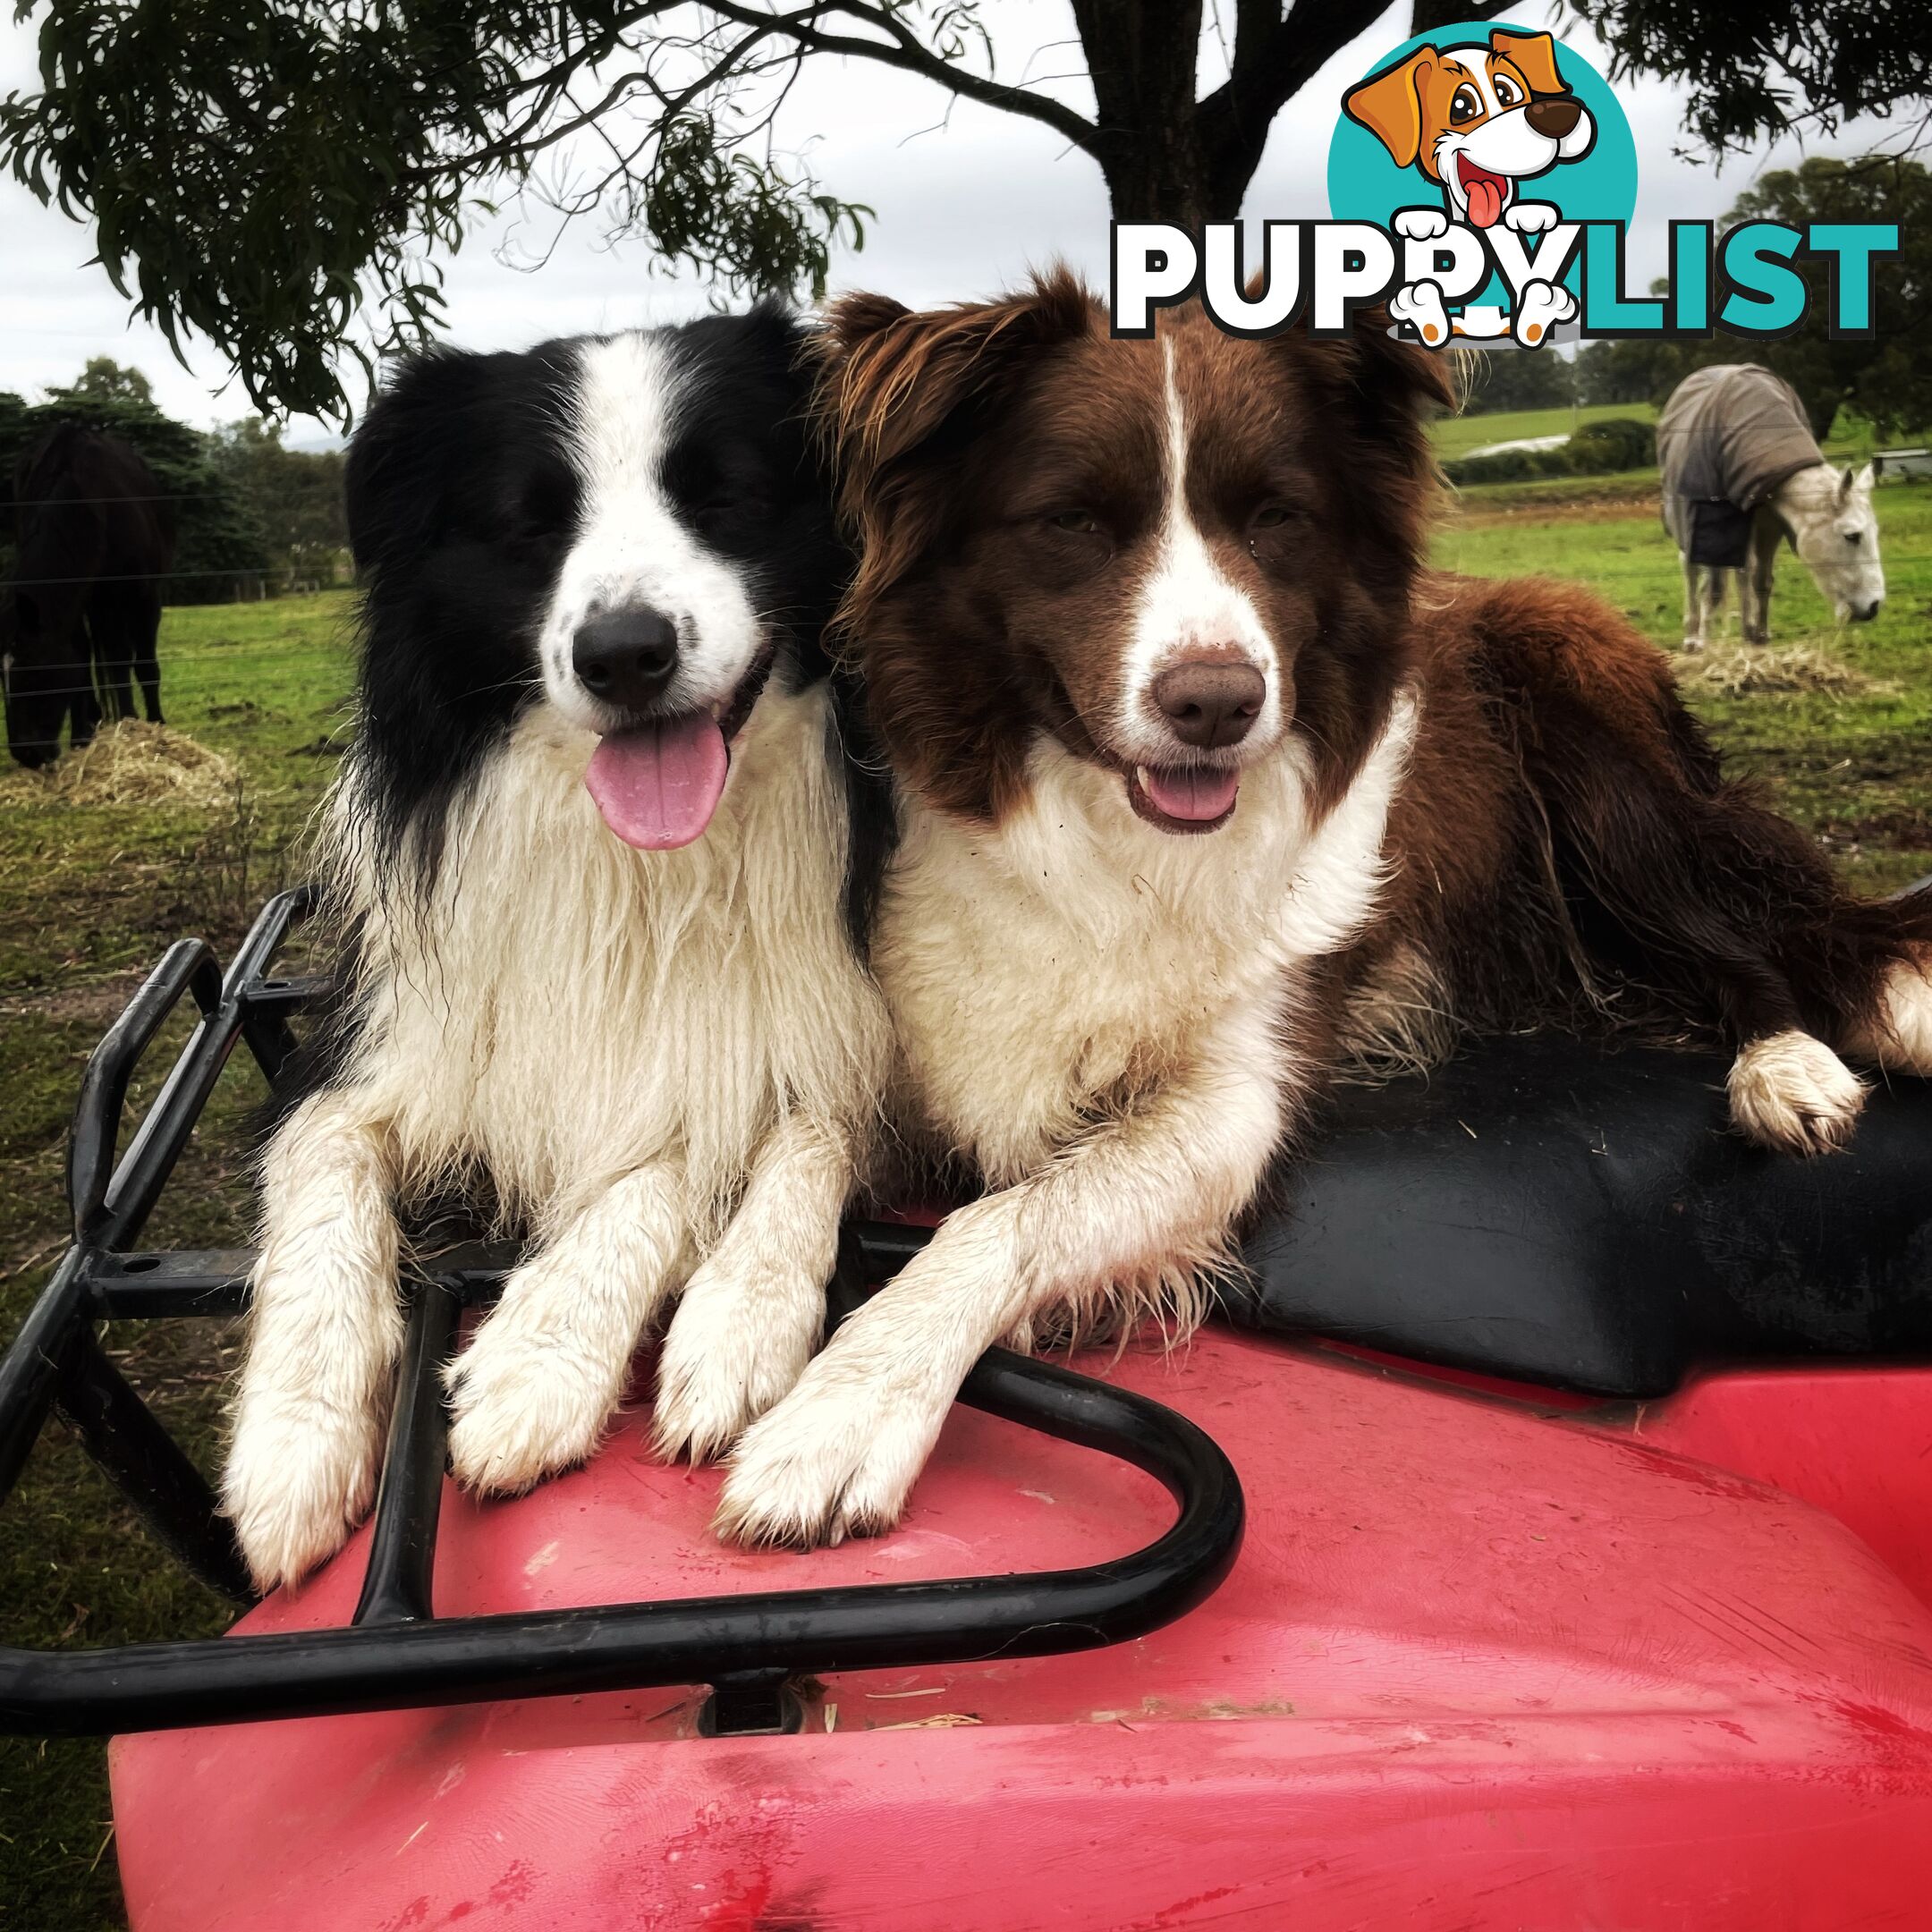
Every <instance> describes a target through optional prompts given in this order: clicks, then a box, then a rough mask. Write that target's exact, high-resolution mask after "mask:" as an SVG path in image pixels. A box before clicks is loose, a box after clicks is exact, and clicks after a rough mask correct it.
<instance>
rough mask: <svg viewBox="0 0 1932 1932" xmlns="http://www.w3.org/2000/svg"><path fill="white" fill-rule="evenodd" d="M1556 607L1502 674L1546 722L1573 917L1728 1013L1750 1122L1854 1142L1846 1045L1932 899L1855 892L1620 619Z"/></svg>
mask: <svg viewBox="0 0 1932 1932" xmlns="http://www.w3.org/2000/svg"><path fill="white" fill-rule="evenodd" d="M1539 620H1540V622H1539V628H1538V629H1537V630H1536V631H1534V633H1533V634H1532V632H1531V631H1530V630H1529V629H1528V628H1524V629H1521V630H1520V631H1518V632H1517V633H1516V635H1515V636H1514V637H1513V639H1512V640H1509V641H1508V642H1506V643H1504V644H1501V645H1499V647H1498V650H1497V653H1496V657H1495V658H1494V659H1493V660H1492V665H1491V667H1490V668H1491V674H1492V675H1495V674H1497V673H1501V674H1502V675H1503V680H1504V684H1505V686H1506V687H1508V688H1511V690H1512V695H1513V698H1514V699H1515V700H1516V702H1517V703H1518V704H1519V705H1521V707H1522V708H1524V710H1525V712H1526V713H1527V714H1528V715H1529V716H1531V717H1533V719H1534V728H1533V731H1532V732H1531V733H1530V734H1528V735H1526V736H1525V737H1524V739H1523V740H1522V750H1523V770H1524V774H1525V776H1526V777H1527V778H1528V779H1529V780H1530V784H1532V785H1533V786H1534V788H1535V789H1536V792H1537V793H1538V799H1539V801H1540V802H1541V804H1542V806H1543V809H1544V811H1545V813H1546V818H1547V822H1548V824H1549V826H1550V827H1551V830H1552V832H1553V834H1554V835H1555V859H1556V862H1557V868H1558V871H1559V874H1560V875H1561V877H1562V878H1563V885H1564V887H1565V897H1566V900H1567V901H1568V902H1569V905H1570V907H1571V908H1572V916H1575V913H1576V911H1577V910H1578V909H1582V910H1584V911H1586V913H1587V924H1588V926H1589V928H1590V929H1591V930H1592V932H1593V934H1594V936H1595V937H1594V939H1593V943H1594V944H1598V945H1605V946H1606V947H1607V949H1608V950H1609V952H1610V953H1611V955H1612V957H1613V958H1614V960H1615V961H1616V962H1618V964H1619V966H1620V969H1621V970H1630V971H1631V973H1632V976H1633V977H1634V978H1636V979H1638V980H1639V981H1640V983H1641V984H1643V985H1645V986H1647V987H1650V988H1651V989H1653V991H1655V992H1659V993H1662V992H1666V991H1667V993H1668V994H1669V996H1670V997H1671V1000H1672V1003H1673V1004H1674V1007H1675V1010H1676V1012H1677V1013H1679V1014H1681V1016H1682V1019H1683V1020H1684V1021H1688V1022H1691V1023H1693V1024H1708V1023H1709V1022H1710V1021H1713V1020H1716V1021H1720V1022H1721V1023H1722V1026H1723V1028H1724V1033H1725V1035H1726V1036H1727V1037H1728V1038H1730V1039H1731V1040H1732V1041H1733V1042H1734V1043H1735V1044H1736V1046H1737V1048H1738V1054H1737V1059H1736V1063H1735V1064H1734V1066H1733V1069H1732V1072H1731V1074H1730V1078H1729V1082H1728V1087H1729V1093H1730V1098H1731V1113H1732V1118H1733V1121H1734V1123H1736V1125H1737V1126H1738V1128H1739V1129H1740V1130H1741V1131H1742V1132H1743V1133H1744V1134H1746V1135H1747V1136H1748V1137H1749V1138H1750V1139H1751V1140H1756V1141H1758V1143H1759V1144H1760V1145H1762V1146H1765V1147H1769V1148H1777V1149H1780V1150H1782V1151H1784V1152H1787V1153H1792V1154H1808V1155H1809V1154H1824V1153H1829V1152H1831V1151H1833V1150H1834V1149H1835V1148H1842V1147H1843V1146H1844V1145H1845V1144H1846V1142H1847V1141H1848V1140H1850V1139H1851V1136H1852V1130H1853V1128H1854V1126H1855V1124H1856V1123H1857V1120H1858V1115H1859V1112H1860V1108H1861V1107H1862V1106H1863V1105H1864V1101H1865V1089H1864V1086H1863V1084H1862V1083H1861V1082H1860V1080H1859V1079H1858V1077H1857V1076H1856V1075H1855V1074H1854V1073H1853V1072H1852V1070H1851V1069H1850V1068H1849V1067H1848V1066H1846V1065H1845V1063H1843V1061H1842V1060H1841V1059H1840V1058H1839V1057H1838V1055H1837V1054H1836V1053H1835V1052H1834V1050H1833V1043H1834V1042H1837V1043H1848V1039H1849V1035H1850V1032H1851V1031H1852V1028H1853V1026H1854V1025H1855V1023H1856V1021H1857V1020H1858V1019H1859V1017H1860V1015H1861V1014H1868V1013H1871V1012H1872V1011H1873V1009H1874V1003H1875V999H1876V996H1877V987H1878V984H1879V981H1880V979H1881V977H1882V975H1883V972H1884V970H1885V968H1886V967H1887V966H1888V965H1890V964H1891V963H1892V962H1894V961H1897V960H1899V959H1900V958H1901V957H1902V956H1905V955H1906V953H1907V949H1908V948H1909V947H1910V945H1911V943H1912V936H1913V935H1914V934H1915V933H1917V932H1919V931H1920V930H1922V929H1925V928H1927V927H1928V923H1932V912H1928V911H1927V910H1926V909H1924V908H1921V907H1919V906H1918V905H1917V904H1916V903H1915V902H1898V903H1897V904H1895V905H1875V906H1861V905H1860V904H1858V903H1857V902H1854V901H1853V900H1852V899H1851V898H1850V896H1849V895H1848V894H1845V893H1844V892H1843V889H1842V888H1841V887H1840V886H1839V885H1838V884H1837V882H1836V880H1835V878H1834V877H1833V876H1832V871H1831V868H1830V866H1829V865H1828V864H1827V863H1826V860H1825V858H1824V856H1823V854H1822V853H1821V852H1819V851H1818V848H1817V846H1816V845H1815V844H1813V843H1812V842H1811V840H1810V839H1809V838H1808V837H1807V836H1806V835H1805V834H1804V833H1802V832H1801V831H1800V830H1799V829H1798V827H1797V826H1793V825H1792V824H1791V823H1790V821H1789V820H1787V819H1784V818H1779V817H1778V816H1777V815H1776V814H1775V813H1774V812H1772V811H1769V810H1767V809H1766V808H1765V806H1764V805H1762V804H1761V803H1760V802H1759V801H1758V799H1757V797H1756V796H1755V795H1754V794H1753V793H1752V792H1750V790H1749V789H1748V788H1747V787H1743V786H1740V785H1736V784H1731V783H1728V782H1727V781H1726V780H1725V778H1724V772H1723V768H1722V766H1721V764H1720V762H1719V760H1718V758H1717V756H1716V752H1715V751H1714V750H1712V749H1711V746H1710V744H1709V742H1708V741H1707V739H1706V737H1705V735H1704V733H1703V731H1702V729H1701V728H1700V727H1699V724H1698V723H1697V721H1696V719H1694V718H1693V717H1692V716H1691V714H1690V713H1689V711H1687V710H1686V709H1685V708H1684V706H1683V703H1682V699H1680V698H1679V697H1678V695H1677V692H1676V689H1675V686H1674V682H1673V680H1672V677H1671V674H1670V670H1669V666H1668V664H1667V661H1666V660H1665V658H1664V657H1662V655H1661V654H1660V653H1658V652H1657V650H1656V649H1654V648H1653V647H1652V646H1651V645H1650V644H1649V643H1648V640H1645V639H1643V638H1641V637H1640V636H1638V635H1637V634H1636V632H1635V631H1632V630H1631V627H1630V626H1629V625H1628V624H1627V623H1625V622H1624V621H1623V619H1622V618H1620V617H1618V616H1617V615H1616V614H1614V613H1613V612H1610V611H1608V610H1606V609H1605V608H1603V607H1602V606H1598V605H1597V604H1596V603H1595V601H1594V600H1592V599H1584V598H1581V597H1575V596H1574V595H1573V594H1569V593H1564V594H1559V595H1553V596H1550V597H1547V598H1546V600H1545V604H1544V606H1543V608H1542V609H1541V610H1540V612H1539Z"/></svg>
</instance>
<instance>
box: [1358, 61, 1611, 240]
mask: <svg viewBox="0 0 1932 1932" xmlns="http://www.w3.org/2000/svg"><path fill="white" fill-rule="evenodd" d="M1342 106H1343V112H1344V113H1346V114H1347V115H1348V117H1349V119H1350V120H1352V121H1354V122H1357V123H1360V125H1361V126H1363V127H1365V128H1367V129H1368V130H1369V132H1370V133H1371V134H1373V135H1374V136H1375V137H1376V139H1377V140H1379V141H1380V142H1381V143H1382V145H1383V146H1384V147H1385V148H1387V149H1388V151H1389V153H1390V154H1391V156H1393V157H1394V161H1395V165H1397V166H1398V167H1415V168H1419V169H1420V170H1421V172H1422V173H1423V174H1426V175H1427V176H1428V179H1429V180H1430V181H1432V182H1437V183H1439V184H1440V186H1441V187H1442V190H1443V192H1444V194H1445V196H1446V198H1447V200H1448V205H1449V214H1450V216H1451V218H1452V219H1453V220H1455V221H1459V222H1466V223H1467V224H1468V225H1470V227H1472V228H1487V227H1490V226H1492V225H1494V224H1495V223H1496V222H1498V221H1500V220H1501V219H1502V218H1503V216H1504V212H1505V211H1506V210H1507V209H1508V208H1509V207H1510V205H1511V204H1512V203H1513V201H1514V200H1515V199H1516V183H1517V182H1520V181H1526V180H1528V179H1530V177H1531V176H1532V175H1537V174H1546V173H1547V172H1548V171H1549V170H1550V169H1551V168H1553V167H1555V166H1556V165H1557V164H1558V163H1559V162H1563V161H1576V160H1580V159H1581V158H1582V157H1583V156H1585V155H1586V154H1588V153H1589V150H1590V146H1591V143H1592V142H1594V141H1595V140H1596V139H1597V124H1596V123H1595V122H1594V121H1592V120H1591V119H1590V116H1589V113H1588V112H1587V111H1586V110H1585V108H1584V106H1583V104H1582V103H1581V102H1580V101H1579V100H1578V99H1577V98H1576V97H1575V96H1574V95H1573V94H1572V93H1571V92H1570V90H1569V89H1568V88H1567V87H1566V86H1565V85H1564V84H1563V76H1562V75H1561V74H1560V73H1558V72H1557V71H1556V47H1555V42H1554V41H1553V40H1552V39H1551V38H1550V37H1549V35H1547V34H1546V33H1536V34H1519V33H1510V32H1507V31H1505V30H1504V29H1502V28H1498V29H1496V31H1495V32H1493V33H1492V34H1491V35H1490V36H1489V44H1488V45H1487V47H1484V46H1482V45H1481V44H1480V43H1477V44H1475V45H1472V46H1469V47H1441V48H1437V47H1418V48H1417V49H1416V51H1415V52H1414V53H1413V54H1411V55H1409V57H1408V58H1407V59H1406V60H1404V61H1402V62H1400V63H1399V64H1397V65H1395V66H1394V67H1391V68H1389V69H1388V70H1387V71H1386V72H1383V73H1378V74H1376V75H1374V76H1373V77H1372V78H1371V79H1369V80H1364V81H1363V82H1362V83H1361V85H1360V87H1357V88H1353V89H1351V90H1350V91H1349V93H1348V94H1347V95H1346V96H1345V97H1343V103H1342Z"/></svg>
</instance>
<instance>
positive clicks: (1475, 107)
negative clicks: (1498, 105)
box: [1449, 85, 1482, 122]
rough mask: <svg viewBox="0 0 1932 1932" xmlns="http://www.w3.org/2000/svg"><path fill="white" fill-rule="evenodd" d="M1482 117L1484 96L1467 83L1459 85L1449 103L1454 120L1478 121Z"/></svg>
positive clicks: (1450, 115) (1451, 116) (1451, 118)
mask: <svg viewBox="0 0 1932 1932" xmlns="http://www.w3.org/2000/svg"><path fill="white" fill-rule="evenodd" d="M1481 117H1482V96H1481V95H1480V94H1479V93H1478V92H1477V91H1476V89H1474V88H1472V87H1469V86H1467V85H1465V86H1462V87H1459V88H1458V89H1456V90H1455V94H1454V97H1453V98H1452V99H1451V101H1450V103H1449V118H1450V120H1451V121H1452V122H1462V121H1476V120H1479V119H1480V118H1481Z"/></svg>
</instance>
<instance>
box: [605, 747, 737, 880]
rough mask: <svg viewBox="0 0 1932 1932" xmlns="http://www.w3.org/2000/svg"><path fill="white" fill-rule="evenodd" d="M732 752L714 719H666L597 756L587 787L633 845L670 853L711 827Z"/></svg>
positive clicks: (607, 820)
mask: <svg viewBox="0 0 1932 1932" xmlns="http://www.w3.org/2000/svg"><path fill="white" fill-rule="evenodd" d="M730 769H731V754H730V753H729V752H728V751H726V750H725V749H724V733H722V732H721V731H720V730H719V729H718V727H717V721H716V719H715V718H708V717H706V716H702V715H701V714H700V715H699V716H697V717H681V718H666V719H664V720H663V721H661V722H660V723H657V724H646V725H643V726H641V727H640V729H638V730H636V731H623V732H613V733H611V734H610V736H609V737H607V738H606V739H605V740H604V741H603V742H602V743H601V744H599V745H598V746H597V750H596V751H595V752H593V753H592V754H591V758H590V768H589V771H587V772H586V773H585V774H584V784H586V785H587V786H588V787H589V792H590V796H591V797H592V798H593V799H595V800H596V801H597V809H598V810H599V811H600V812H602V813H603V814H604V823H605V824H606V825H607V826H609V827H610V828H611V830H612V831H613V832H614V833H615V834H616V835H617V836H618V837H619V838H621V839H622V840H623V842H624V843H625V844H626V845H635V846H638V847H640V849H641V850H643V851H645V852H670V851H672V850H673V849H674V848H675V847H677V846H679V845H689V844H690V843H691V841H692V840H693V839H694V838H697V837H698V836H699V835H700V834H701V833H702V832H703V831H704V828H705V827H706V826H708V825H709V824H710V823H711V814H712V813H713V812H715V811H716V809H717V801H718V800H719V799H720V798H721V797H722V796H723V794H724V775H725V774H726V772H728V771H729V770H730Z"/></svg>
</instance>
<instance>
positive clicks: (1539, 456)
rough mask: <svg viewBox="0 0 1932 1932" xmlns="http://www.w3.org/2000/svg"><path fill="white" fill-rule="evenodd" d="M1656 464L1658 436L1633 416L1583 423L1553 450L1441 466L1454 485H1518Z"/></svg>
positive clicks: (1499, 453) (1504, 452) (1496, 455)
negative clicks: (1550, 478) (1532, 480)
mask: <svg viewBox="0 0 1932 1932" xmlns="http://www.w3.org/2000/svg"><path fill="white" fill-rule="evenodd" d="M1656 461H1657V432H1656V430H1654V429H1653V428H1651V427H1650V425H1649V424H1648V423H1646V422H1639V421H1637V420H1636V419H1634V418H1633V417H1629V416H1613V417H1610V418H1608V419H1606V420H1605V421H1603V422H1594V423H1586V424H1585V425H1584V426H1583V428H1580V429H1579V430H1578V431H1577V433H1576V434H1575V435H1574V436H1571V437H1570V438H1569V439H1568V440H1567V441H1566V442H1563V443H1560V444H1558V445H1557V446H1556V447H1555V449H1541V450H1527V449H1513V450H1497V451H1496V452H1495V453H1494V454H1491V455H1487V456H1455V457H1452V458H1451V459H1450V460H1449V461H1448V462H1445V463H1444V464H1443V466H1442V468H1443V474H1444V475H1445V476H1446V477H1447V478H1448V479H1449V480H1450V481H1451V482H1452V483H1454V484H1457V485H1462V484H1465V483H1522V482H1527V481H1528V480H1529V479H1530V478H1532V477H1556V476H1608V475H1610V474H1611V473H1612V472H1614V471H1615V470H1644V469H1648V467H1649V466H1650V464H1652V463H1654V462H1656Z"/></svg>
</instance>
